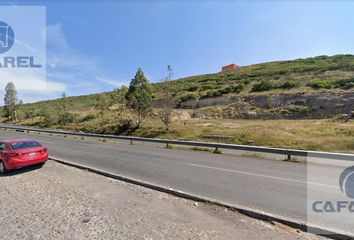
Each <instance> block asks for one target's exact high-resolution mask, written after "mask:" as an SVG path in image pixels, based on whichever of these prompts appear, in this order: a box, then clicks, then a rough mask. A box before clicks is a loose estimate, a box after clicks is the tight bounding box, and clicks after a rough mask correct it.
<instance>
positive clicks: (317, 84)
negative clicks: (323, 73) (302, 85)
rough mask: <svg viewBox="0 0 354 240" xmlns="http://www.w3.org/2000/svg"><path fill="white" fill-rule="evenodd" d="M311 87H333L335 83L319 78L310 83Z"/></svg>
mask: <svg viewBox="0 0 354 240" xmlns="http://www.w3.org/2000/svg"><path fill="white" fill-rule="evenodd" d="M310 87H312V88H313V89H321V88H325V89H330V88H332V87H333V84H332V83H331V82H330V81H325V80H317V81H315V82H312V83H310Z"/></svg>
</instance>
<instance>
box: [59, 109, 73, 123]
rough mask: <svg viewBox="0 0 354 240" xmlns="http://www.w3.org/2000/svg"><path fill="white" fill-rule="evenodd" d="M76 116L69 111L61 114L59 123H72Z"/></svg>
mask: <svg viewBox="0 0 354 240" xmlns="http://www.w3.org/2000/svg"><path fill="white" fill-rule="evenodd" d="M75 118H76V116H75V115H74V114H72V113H69V112H64V113H61V114H59V117H58V123H59V124H62V125H66V124H68V123H72V122H74V121H75Z"/></svg>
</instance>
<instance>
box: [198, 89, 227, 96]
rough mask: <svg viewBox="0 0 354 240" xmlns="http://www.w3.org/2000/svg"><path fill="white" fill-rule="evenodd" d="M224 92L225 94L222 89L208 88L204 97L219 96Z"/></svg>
mask: <svg viewBox="0 0 354 240" xmlns="http://www.w3.org/2000/svg"><path fill="white" fill-rule="evenodd" d="M222 94H223V93H222V89H216V90H208V91H206V92H205V94H204V95H203V96H202V98H211V97H219V96H221V95H222Z"/></svg>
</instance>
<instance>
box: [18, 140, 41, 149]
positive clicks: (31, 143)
mask: <svg viewBox="0 0 354 240" xmlns="http://www.w3.org/2000/svg"><path fill="white" fill-rule="evenodd" d="M40 146H41V144H39V143H38V142H36V141H26V142H15V143H11V147H12V149H13V150H19V149H24V148H32V147H40Z"/></svg>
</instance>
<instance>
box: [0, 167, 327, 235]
mask: <svg viewBox="0 0 354 240" xmlns="http://www.w3.org/2000/svg"><path fill="white" fill-rule="evenodd" d="M0 196H1V197H0V200H1V202H2V203H7V204H8V205H7V206H6V207H3V208H2V211H1V213H0V239H21V240H22V239H77V240H80V239H260V238H261V239H320V238H319V237H317V236H313V235H310V234H307V233H303V232H297V231H295V230H294V229H291V228H288V227H284V226H279V225H272V224H269V223H265V222H262V221H258V220H255V219H251V218H248V217H246V216H244V215H241V214H238V213H235V212H231V211H226V210H225V209H222V208H219V207H213V206H209V205H204V204H196V203H194V202H192V201H188V200H184V199H180V198H176V197H173V196H171V195H168V194H164V193H160V192H156V191H152V190H149V189H145V188H142V187H139V186H135V185H131V184H127V183H124V182H120V181H116V180H112V179H108V178H105V177H102V176H99V175H96V174H92V173H89V172H86V171H82V170H77V169H74V168H71V167H67V166H64V165H60V164H58V163H55V162H52V161H50V162H48V163H47V164H46V165H45V166H44V167H43V168H41V169H38V168H30V169H26V170H20V171H17V172H14V173H12V174H10V175H7V176H5V177H1V187H0Z"/></svg>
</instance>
